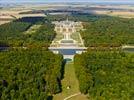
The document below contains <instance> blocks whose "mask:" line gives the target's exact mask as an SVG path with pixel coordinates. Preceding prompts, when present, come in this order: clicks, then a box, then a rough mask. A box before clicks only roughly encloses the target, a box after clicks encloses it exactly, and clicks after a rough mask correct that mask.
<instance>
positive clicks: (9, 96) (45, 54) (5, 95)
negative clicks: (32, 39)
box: [0, 49, 63, 100]
mask: <svg viewBox="0 0 134 100" xmlns="http://www.w3.org/2000/svg"><path fill="white" fill-rule="evenodd" d="M62 60H63V58H62V56H61V55H55V54H53V53H52V52H50V51H46V50H41V49H26V50H24V49H13V50H10V51H4V52H0V99H1V100H45V99H46V98H47V97H48V96H49V95H52V94H55V93H57V92H60V91H61V87H60V80H61V75H62V73H61V69H62Z"/></svg>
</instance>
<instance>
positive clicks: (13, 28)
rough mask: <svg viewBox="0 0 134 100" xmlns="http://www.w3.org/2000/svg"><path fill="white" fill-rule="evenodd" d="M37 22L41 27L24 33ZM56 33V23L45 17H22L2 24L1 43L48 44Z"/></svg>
mask: <svg viewBox="0 0 134 100" xmlns="http://www.w3.org/2000/svg"><path fill="white" fill-rule="evenodd" d="M32 21H33V22H32ZM35 22H36V23H35ZM35 24H37V25H41V27H39V28H38V29H37V30H36V31H35V32H34V33H32V34H24V33H25V32H26V31H27V30H28V29H29V28H30V27H32V26H33V25H35ZM55 34H56V33H55V31H54V25H52V24H51V22H49V21H47V19H45V18H33V17H32V18H29V17H28V18H22V19H19V20H15V21H13V22H10V23H7V24H4V25H1V26H0V45H3V44H6V45H9V46H15V47H16V46H48V45H49V44H50V43H51V41H52V40H53V38H54V37H55Z"/></svg>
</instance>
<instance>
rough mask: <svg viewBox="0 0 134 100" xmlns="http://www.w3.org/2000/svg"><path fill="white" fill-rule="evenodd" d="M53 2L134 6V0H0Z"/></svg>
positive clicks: (10, 1) (1, 0) (0, 1)
mask: <svg viewBox="0 0 134 100" xmlns="http://www.w3.org/2000/svg"><path fill="white" fill-rule="evenodd" d="M53 2H57V3H60V2H64V3H72V2H73V3H74V2H76V3H78V2H89V3H114V4H134V0H66V1H63V0H0V3H1V4H2V3H53Z"/></svg>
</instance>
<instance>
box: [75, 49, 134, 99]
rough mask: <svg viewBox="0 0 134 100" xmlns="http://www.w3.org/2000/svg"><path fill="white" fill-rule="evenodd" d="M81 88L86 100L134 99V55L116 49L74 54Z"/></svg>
mask: <svg viewBox="0 0 134 100" xmlns="http://www.w3.org/2000/svg"><path fill="white" fill-rule="evenodd" d="M74 66H75V72H76V75H77V78H78V80H79V88H80V91H81V92H82V93H84V94H88V98H89V100H133V99H134V98H133V93H134V87H133V83H134V80H133V73H134V54H133V53H125V52H123V51H119V50H110V49H109V50H98V49H96V50H90V49H89V50H88V51H87V52H85V53H83V54H81V55H79V54H77V55H75V58H74Z"/></svg>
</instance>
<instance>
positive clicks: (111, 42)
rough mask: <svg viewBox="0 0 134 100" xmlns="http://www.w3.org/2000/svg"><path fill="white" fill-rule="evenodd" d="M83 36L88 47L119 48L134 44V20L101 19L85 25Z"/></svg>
mask: <svg viewBox="0 0 134 100" xmlns="http://www.w3.org/2000/svg"><path fill="white" fill-rule="evenodd" d="M84 29H85V30H84V31H81V36H82V38H83V39H84V42H85V45H86V46H87V47H92V46H93V47H96V46H101V47H108V46H109V47H118V46H121V45H133V44H134V19H123V18H115V17H113V18H101V19H99V20H96V21H94V22H86V23H84Z"/></svg>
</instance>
